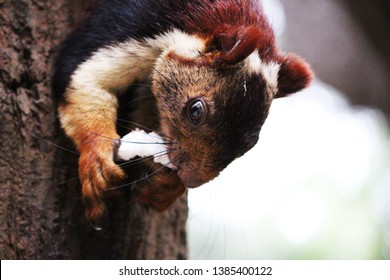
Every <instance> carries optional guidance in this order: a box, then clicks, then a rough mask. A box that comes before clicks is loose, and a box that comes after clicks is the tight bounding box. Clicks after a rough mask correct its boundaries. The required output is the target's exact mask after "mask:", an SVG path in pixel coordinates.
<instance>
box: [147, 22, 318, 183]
mask: <svg viewBox="0 0 390 280" xmlns="http://www.w3.org/2000/svg"><path fill="white" fill-rule="evenodd" d="M171 36H172V38H171V40H174V41H175V42H176V43H175V44H173V46H172V47H171V48H169V49H168V50H167V51H165V52H164V53H163V54H162V55H161V56H160V58H159V59H158V60H157V62H156V65H155V69H154V73H153V89H152V90H153V93H154V95H155V96H156V98H157V105H158V109H159V114H160V120H161V130H162V134H164V135H166V136H168V137H169V141H172V144H171V145H169V150H170V152H171V153H170V159H171V161H172V163H173V165H175V166H176V167H177V171H178V175H179V177H180V179H181V180H182V182H183V184H184V185H185V186H187V187H197V186H200V185H202V184H203V183H205V182H207V181H209V180H211V179H213V178H215V177H216V176H218V174H219V173H220V171H222V170H223V169H224V168H225V167H226V166H227V165H228V164H229V163H231V162H232V161H233V160H234V159H235V158H237V157H240V156H242V155H243V154H244V153H245V152H247V151H248V150H249V149H251V148H252V147H253V146H254V145H255V144H256V142H257V140H258V138H259V132H260V129H261V127H262V125H263V123H264V121H265V119H266V118H267V115H268V111H269V108H270V105H271V102H272V100H273V99H274V98H279V97H284V96H286V95H289V94H292V93H294V92H297V91H299V90H301V89H303V88H305V87H306V86H308V84H309V83H310V81H311V79H312V73H311V71H310V68H309V67H308V65H307V64H306V63H305V62H304V61H303V60H302V59H301V58H299V57H298V56H295V55H291V54H289V55H282V54H280V53H278V52H277V50H276V47H275V40H274V35H273V33H272V31H267V32H262V30H261V29H260V28H258V27H256V26H245V27H239V28H234V27H231V26H228V25H223V26H221V27H220V28H218V29H217V30H216V31H215V32H213V33H212V34H211V35H209V36H207V37H197V36H190V35H186V34H183V33H181V32H179V31H174V32H172V34H171ZM175 36H176V37H175Z"/></svg>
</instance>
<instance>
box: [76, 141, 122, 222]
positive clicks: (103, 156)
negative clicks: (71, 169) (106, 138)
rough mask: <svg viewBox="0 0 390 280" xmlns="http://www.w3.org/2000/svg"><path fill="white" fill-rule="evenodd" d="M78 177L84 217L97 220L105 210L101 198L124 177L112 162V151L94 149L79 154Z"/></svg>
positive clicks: (109, 192)
mask: <svg viewBox="0 0 390 280" xmlns="http://www.w3.org/2000/svg"><path fill="white" fill-rule="evenodd" d="M79 175H80V181H81V184H82V193H83V199H84V203H85V206H86V212H85V217H86V218H87V219H89V220H97V219H99V218H101V217H102V216H103V215H104V213H105V210H106V207H105V204H104V202H103V196H106V195H109V194H112V193H113V192H114V191H115V190H110V188H115V187H116V186H118V184H119V183H120V182H121V181H123V180H124V179H125V177H126V175H125V173H124V172H123V170H122V169H121V168H120V167H119V166H118V165H117V164H115V162H114V161H113V152H112V149H109V150H108V151H107V149H102V150H100V149H99V150H97V149H96V148H95V149H91V150H88V151H84V152H82V153H81V155H80V160H79Z"/></svg>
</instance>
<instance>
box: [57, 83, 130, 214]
mask: <svg viewBox="0 0 390 280" xmlns="http://www.w3.org/2000/svg"><path fill="white" fill-rule="evenodd" d="M65 99H66V102H64V103H63V104H61V105H60V106H59V113H60V120H61V124H62V126H63V128H64V130H65V132H66V134H67V135H68V136H69V137H71V138H72V139H73V141H74V143H75V144H76V146H77V148H78V150H79V152H80V159H79V175H80V181H81V184H82V194H83V199H84V202H85V205H86V213H85V216H86V218H87V219H91V220H94V219H98V218H100V217H101V216H102V215H103V214H104V212H105V204H104V202H103V200H102V195H103V193H102V192H103V191H104V190H107V189H108V188H109V187H113V186H115V185H116V184H118V183H119V182H120V181H121V180H122V179H124V177H125V174H124V172H123V171H122V170H121V168H120V167H119V166H118V165H116V164H115V163H114V145H115V139H119V138H120V137H119V135H118V134H117V133H116V127H115V123H116V117H117V107H118V104H117V97H116V96H115V95H113V94H111V93H109V92H107V91H105V90H103V89H99V88H88V89H85V90H83V89H81V88H73V87H69V88H68V90H67V92H66V96H65Z"/></svg>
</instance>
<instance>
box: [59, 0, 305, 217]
mask: <svg viewBox="0 0 390 280" xmlns="http://www.w3.org/2000/svg"><path fill="white" fill-rule="evenodd" d="M310 79H311V74H310V71H309V69H308V68H307V66H306V64H305V63H304V62H303V61H302V60H301V59H300V58H298V57H296V56H293V55H287V56H284V55H282V54H280V53H279V52H278V51H277V49H276V46H275V39H274V35H273V31H272V29H271V28H270V26H269V24H268V23H267V21H266V19H265V16H264V14H263V12H262V9H261V6H260V3H259V1H258V0H252V1H251V0H188V1H185V0H142V1H140V0H114V1H106V3H103V4H102V5H101V6H100V7H99V8H98V9H97V11H96V12H95V13H94V14H93V15H92V17H90V18H89V19H88V20H87V21H86V23H85V24H84V25H83V26H82V27H81V28H80V29H78V30H76V31H75V32H74V33H73V34H71V36H70V37H69V38H68V39H67V40H66V41H65V42H64V44H63V46H62V49H61V52H60V54H59V57H58V61H57V65H56V71H55V73H54V77H53V92H54V94H55V96H56V97H57V99H58V100H59V113H60V119H61V124H62V126H63V128H64V129H65V132H66V133H67V135H68V136H69V137H71V138H72V139H73V141H74V142H75V144H76V145H77V147H78V149H79V151H80V162H79V173H80V178H81V181H82V184H83V196H84V199H85V202H86V204H87V217H89V218H92V219H94V218H98V217H99V216H101V215H102V213H103V212H104V204H103V202H102V191H103V190H105V189H107V188H109V187H112V186H113V185H115V184H117V183H118V182H120V181H121V180H122V179H123V177H124V173H123V171H122V170H121V169H120V167H119V166H117V165H116V164H115V163H114V161H113V158H114V157H113V149H114V142H113V141H108V140H112V139H118V138H119V136H118V134H117V132H116V127H115V123H116V117H117V110H118V96H119V95H121V94H123V93H124V92H126V89H127V88H128V87H129V86H131V85H132V84H134V83H146V84H150V85H151V91H152V93H153V95H154V96H155V97H156V102H157V108H158V112H159V114H158V115H159V117H160V121H159V126H160V129H159V132H160V133H161V135H162V137H163V138H164V137H165V138H166V139H167V140H169V141H167V142H171V144H169V146H168V150H169V151H171V154H170V158H171V161H172V164H173V165H175V166H176V168H177V170H176V171H175V172H174V173H172V172H166V173H162V174H161V175H157V176H156V179H155V181H154V182H153V181H152V182H151V184H154V185H156V184H157V185H156V186H154V187H155V188H156V189H158V188H159V186H158V185H171V186H170V187H169V188H168V189H175V190H174V191H173V193H174V194H175V195H174V196H177V195H180V194H181V193H182V192H183V189H184V186H187V187H196V186H199V185H201V184H203V183H205V182H207V181H208V180H211V179H212V178H214V177H216V176H217V175H218V174H219V172H220V171H221V170H222V169H223V168H225V167H226V166H227V165H228V164H229V163H230V162H231V161H232V160H234V159H235V158H237V157H239V156H241V155H242V154H244V153H245V152H246V151H247V150H249V149H250V148H252V147H253V146H254V145H255V143H256V142H257V139H258V135H259V131H260V129H261V126H262V124H263V122H264V121H265V119H266V117H267V115H268V110H269V107H270V104H271V102H272V99H273V98H275V97H281V96H285V95H288V94H290V93H293V92H296V91H298V90H300V89H302V88H304V87H305V86H307V84H308V83H309V82H310ZM102 138H104V139H103V140H102ZM171 193H172V191H171ZM161 196H162V195H158V197H160V199H161ZM151 197H152V196H151ZM150 200H153V198H151V199H150ZM161 200H164V199H161ZM168 200H169V203H168V202H166V203H164V202H161V203H160V204H161V205H163V206H161V205H160V206H159V205H157V206H156V205H154V206H155V207H154V208H158V209H163V208H166V206H168V204H170V203H171V202H172V200H174V199H168ZM148 203H149V204H152V205H153V202H150V201H149V202H148Z"/></svg>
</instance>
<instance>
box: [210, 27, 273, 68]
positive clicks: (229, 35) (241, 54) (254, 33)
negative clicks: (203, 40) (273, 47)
mask: <svg viewBox="0 0 390 280" xmlns="http://www.w3.org/2000/svg"><path fill="white" fill-rule="evenodd" d="M264 37H265V35H264V34H263V33H262V32H261V30H260V29H259V28H258V27H256V26H253V25H251V26H240V27H234V26H230V25H222V26H220V27H219V28H217V30H216V31H215V32H214V33H213V34H212V36H211V37H210V38H209V39H208V43H207V44H206V45H207V50H206V52H212V53H217V54H218V55H216V56H214V60H215V62H220V63H225V64H236V63H238V62H240V61H242V60H244V59H245V58H247V57H248V56H249V55H250V54H251V53H252V52H254V51H255V49H256V48H258V47H259V45H260V44H261V42H262V41H263V40H264V39H266V38H264Z"/></svg>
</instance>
